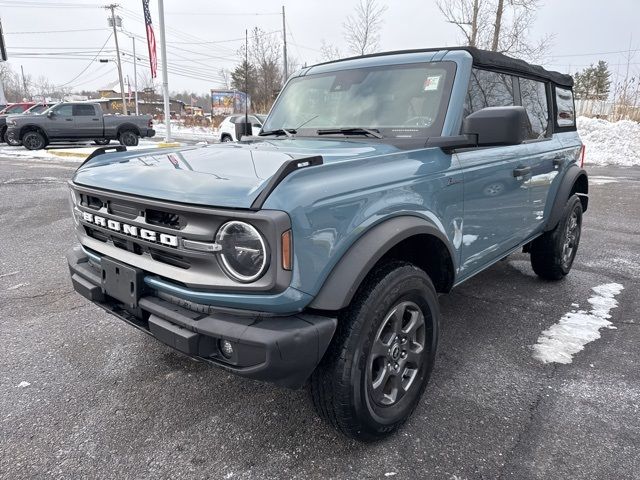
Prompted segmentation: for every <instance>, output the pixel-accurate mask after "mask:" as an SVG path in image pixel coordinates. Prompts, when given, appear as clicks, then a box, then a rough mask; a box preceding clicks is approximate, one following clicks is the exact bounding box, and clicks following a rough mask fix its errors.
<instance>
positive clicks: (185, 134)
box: [153, 122, 220, 143]
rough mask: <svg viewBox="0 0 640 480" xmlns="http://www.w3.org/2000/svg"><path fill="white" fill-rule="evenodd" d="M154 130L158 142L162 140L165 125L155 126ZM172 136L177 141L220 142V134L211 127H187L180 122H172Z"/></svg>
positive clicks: (156, 124)
mask: <svg viewBox="0 0 640 480" xmlns="http://www.w3.org/2000/svg"><path fill="white" fill-rule="evenodd" d="M153 129H154V130H155V131H156V136H155V138H156V140H160V139H162V138H163V137H164V136H165V135H166V133H167V129H166V128H165V125H164V123H159V122H158V123H155V122H154V124H153ZM171 136H172V137H173V138H174V139H177V140H195V141H202V142H207V143H214V142H217V141H219V140H220V133H219V132H218V131H217V130H216V129H214V128H211V127H197V126H193V127H185V126H184V125H183V124H181V123H179V122H171Z"/></svg>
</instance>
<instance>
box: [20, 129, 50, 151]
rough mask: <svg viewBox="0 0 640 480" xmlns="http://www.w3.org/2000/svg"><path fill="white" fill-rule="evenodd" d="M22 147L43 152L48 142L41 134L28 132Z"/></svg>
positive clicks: (23, 139) (23, 138)
mask: <svg viewBox="0 0 640 480" xmlns="http://www.w3.org/2000/svg"><path fill="white" fill-rule="evenodd" d="M22 145H23V146H24V147H25V148H26V149H27V150H42V149H43V148H44V147H46V146H47V140H46V139H45V138H44V135H42V134H41V133H40V132H36V131H33V132H27V133H25V134H24V136H23V137H22Z"/></svg>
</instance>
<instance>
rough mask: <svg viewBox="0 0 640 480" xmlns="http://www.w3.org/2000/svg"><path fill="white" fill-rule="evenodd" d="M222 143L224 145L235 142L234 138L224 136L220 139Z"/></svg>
mask: <svg viewBox="0 0 640 480" xmlns="http://www.w3.org/2000/svg"><path fill="white" fill-rule="evenodd" d="M220 142H222V143H227V142H233V138H231V137H230V136H229V135H223V136H222V138H221V139H220Z"/></svg>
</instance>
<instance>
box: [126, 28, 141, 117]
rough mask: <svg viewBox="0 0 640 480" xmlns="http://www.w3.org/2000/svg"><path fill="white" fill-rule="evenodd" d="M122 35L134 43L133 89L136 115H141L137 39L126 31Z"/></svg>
mask: <svg viewBox="0 0 640 480" xmlns="http://www.w3.org/2000/svg"><path fill="white" fill-rule="evenodd" d="M122 33H124V34H125V35H126V36H127V37H129V38H130V39H131V41H132V42H133V88H134V90H135V91H134V99H135V101H136V115H140V110H139V108H138V57H137V56H136V37H135V35H134V34H133V33H129V32H127V31H126V30H125V29H122Z"/></svg>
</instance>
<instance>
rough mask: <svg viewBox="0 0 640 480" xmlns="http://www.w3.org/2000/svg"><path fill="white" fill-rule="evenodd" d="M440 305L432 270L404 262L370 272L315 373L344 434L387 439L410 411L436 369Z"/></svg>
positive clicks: (328, 414) (325, 410) (319, 406)
mask: <svg viewBox="0 0 640 480" xmlns="http://www.w3.org/2000/svg"><path fill="white" fill-rule="evenodd" d="M439 316H440V313H439V306H438V300H437V296H436V291H435V288H434V287H433V284H432V283H431V280H430V279H429V277H428V276H427V274H426V273H425V272H424V271H422V270H420V269H419V268H417V267H415V266H414V265H411V264H409V263H406V262H393V263H389V264H386V265H383V266H381V267H380V268H378V269H377V270H375V271H374V272H373V273H372V274H370V275H369V277H368V278H367V280H365V283H364V284H363V286H362V287H361V289H360V290H359V292H358V293H357V295H356V297H354V299H353V301H352V303H351V305H350V306H349V307H348V308H347V309H346V310H345V312H344V314H343V315H341V316H340V318H339V320H338V331H337V332H336V335H335V337H334V340H333V341H332V344H331V345H330V347H329V350H328V351H327V353H326V354H325V355H324V358H323V360H322V362H321V363H320V365H319V366H318V368H317V369H316V371H315V372H314V373H313V375H312V378H311V391H312V395H313V402H314V405H315V407H316V410H317V411H318V413H319V414H320V416H321V417H323V418H324V419H325V420H327V421H328V422H329V423H330V424H331V425H333V426H334V427H335V428H336V429H337V430H339V431H340V432H342V433H344V434H345V435H347V436H349V437H352V438H355V439H358V440H364V441H372V440H377V439H380V438H383V437H385V436H387V435H389V434H391V433H393V432H394V431H395V430H397V429H398V428H399V427H400V426H401V425H402V424H403V423H404V422H405V421H406V420H407V418H408V417H409V416H410V415H411V413H412V412H413V410H414V409H415V407H416V406H417V404H418V402H419V401H420V397H421V395H422V392H423V391H424V389H425V387H426V385H427V382H428V380H429V376H430V374H431V370H432V367H433V362H434V357H435V352H436V345H437V341H438V324H439Z"/></svg>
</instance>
